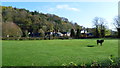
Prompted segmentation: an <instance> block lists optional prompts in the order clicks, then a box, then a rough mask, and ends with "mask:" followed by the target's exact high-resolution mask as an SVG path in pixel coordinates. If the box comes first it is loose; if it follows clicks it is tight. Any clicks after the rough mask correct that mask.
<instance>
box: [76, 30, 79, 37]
mask: <svg viewBox="0 0 120 68" xmlns="http://www.w3.org/2000/svg"><path fill="white" fill-rule="evenodd" d="M76 38H77V39H79V38H80V29H77V33H76Z"/></svg>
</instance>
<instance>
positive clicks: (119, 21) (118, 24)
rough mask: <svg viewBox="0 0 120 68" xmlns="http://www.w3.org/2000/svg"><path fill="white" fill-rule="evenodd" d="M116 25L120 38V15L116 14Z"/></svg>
mask: <svg viewBox="0 0 120 68" xmlns="http://www.w3.org/2000/svg"><path fill="white" fill-rule="evenodd" d="M113 24H114V26H115V27H116V29H117V31H118V37H119V38H120V16H116V17H115V18H114V23H113Z"/></svg>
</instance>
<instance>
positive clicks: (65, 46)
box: [2, 39, 118, 66]
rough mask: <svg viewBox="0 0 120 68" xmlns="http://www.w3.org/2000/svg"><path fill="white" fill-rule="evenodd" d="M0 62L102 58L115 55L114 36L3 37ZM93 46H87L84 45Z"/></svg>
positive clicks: (23, 63) (50, 63) (52, 62)
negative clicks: (99, 38)
mask: <svg viewBox="0 0 120 68" xmlns="http://www.w3.org/2000/svg"><path fill="white" fill-rule="evenodd" d="M2 44H3V48H2V50H3V55H2V57H3V61H2V63H3V66H32V65H33V66H61V65H62V64H68V63H70V62H74V63H76V64H78V65H79V64H81V63H83V62H84V63H86V64H90V63H91V62H93V61H99V62H104V61H105V60H107V59H108V57H109V56H110V55H113V56H114V57H117V56H118V55H117V54H118V40H117V39H112V40H107V39H106V40H105V42H104V43H103V46H98V45H96V39H79V40H24V41H3V42H2ZM91 45H92V46H94V47H87V46H91Z"/></svg>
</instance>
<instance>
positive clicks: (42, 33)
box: [38, 29, 45, 37]
mask: <svg viewBox="0 0 120 68" xmlns="http://www.w3.org/2000/svg"><path fill="white" fill-rule="evenodd" d="M38 33H40V37H44V36H45V32H44V31H43V30H42V29H39V31H38Z"/></svg>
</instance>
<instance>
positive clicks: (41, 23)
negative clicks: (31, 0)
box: [1, 6, 82, 36]
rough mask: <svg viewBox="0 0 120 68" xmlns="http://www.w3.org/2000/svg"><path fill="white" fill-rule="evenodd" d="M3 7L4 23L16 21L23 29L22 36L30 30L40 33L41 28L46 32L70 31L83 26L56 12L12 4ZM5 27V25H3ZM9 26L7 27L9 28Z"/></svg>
mask: <svg viewBox="0 0 120 68" xmlns="http://www.w3.org/2000/svg"><path fill="white" fill-rule="evenodd" d="M1 7H2V23H6V22H7V23H8V24H9V22H13V23H15V24H16V25H17V26H18V27H20V29H21V30H22V33H23V34H22V36H26V33H28V32H30V33H38V32H39V31H40V30H42V31H44V32H50V31H52V32H53V31H59V32H70V30H71V29H75V30H77V29H78V28H79V29H82V26H80V25H78V24H77V23H72V22H70V21H69V20H68V19H67V18H64V17H59V16H57V15H54V14H44V13H39V12H37V11H29V10H26V9H19V8H16V7H11V6H9V7H5V6H1ZM3 27H5V26H4V25H3ZM9 27H14V26H9ZM9 27H8V28H7V29H9ZM3 32H4V30H3ZM10 32H11V31H10Z"/></svg>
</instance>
